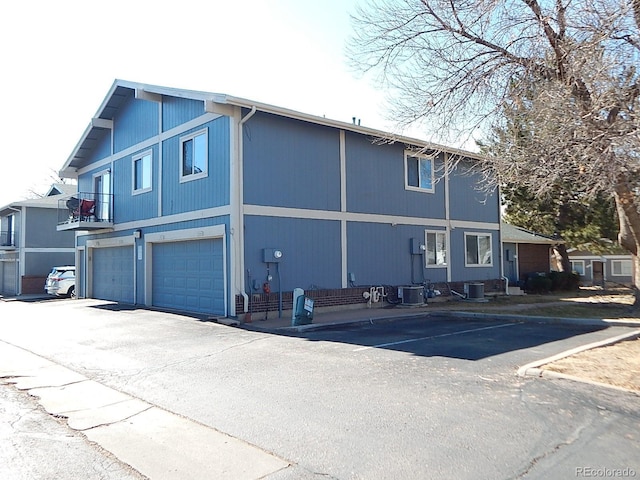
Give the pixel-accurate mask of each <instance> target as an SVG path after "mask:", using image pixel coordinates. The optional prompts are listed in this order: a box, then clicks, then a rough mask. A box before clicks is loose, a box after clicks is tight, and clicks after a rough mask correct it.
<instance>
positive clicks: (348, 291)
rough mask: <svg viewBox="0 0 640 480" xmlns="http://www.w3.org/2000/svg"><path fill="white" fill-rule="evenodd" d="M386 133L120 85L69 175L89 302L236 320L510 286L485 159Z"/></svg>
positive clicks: (214, 97)
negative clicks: (308, 297) (406, 293)
mask: <svg viewBox="0 0 640 480" xmlns="http://www.w3.org/2000/svg"><path fill="white" fill-rule="evenodd" d="M385 135H386V134H385V133H383V132H379V131H376V130H372V129H369V128H366V127H363V126H360V125H356V124H353V123H349V122H340V121H334V120H330V119H327V118H324V117H317V116H312V115H307V114H304V113H300V112H296V111H291V110H287V109H284V108H279V107H275V106H271V105H266V104H261V103H258V102H253V101H251V100H246V99H242V98H237V97H232V96H228V95H221V94H216V93H209V92H198V91H187V90H181V89H174V88H166V87H159V86H152V85H145V84H140V83H134V82H129V81H122V80H116V81H115V82H114V84H113V86H112V88H111V89H110V91H109V92H108V93H107V95H106V97H105V99H104V101H103V102H102V104H101V105H100V107H99V109H98V111H97V112H96V114H95V116H94V118H92V119H91V121H90V123H89V125H88V127H87V129H86V130H85V132H84V133H83V134H82V136H81V138H80V140H79V142H78V143H77V145H76V147H75V149H74V150H73V152H72V153H71V155H70V157H69V158H68V160H67V161H66V163H65V164H64V166H63V167H62V170H61V172H60V173H61V175H62V176H63V177H71V178H77V180H78V193H77V194H76V195H75V196H74V197H75V198H74V199H72V200H73V201H72V202H71V203H69V204H67V203H66V202H61V204H60V210H61V212H62V213H61V216H60V222H59V225H58V227H57V228H58V230H77V231H86V232H87V234H84V235H78V237H77V244H76V266H77V284H78V285H77V290H78V293H79V296H87V297H94V298H101V299H107V300H114V301H120V302H126V303H133V304H140V305H146V306H154V307H159V308H166V309H176V310H181V311H191V312H199V313H203V314H211V315H216V316H232V317H241V316H242V315H243V314H245V313H247V312H249V311H250V310H251V309H252V308H255V309H259V308H264V307H265V305H264V303H265V301H266V303H267V305H266V308H271V309H274V308H275V306H276V302H279V303H280V308H281V307H282V301H283V298H284V299H285V304H286V302H288V301H289V299H290V294H291V291H292V290H294V289H295V288H302V289H304V290H305V291H312V292H313V294H314V295H315V297H316V298H317V305H316V306H321V305H325V304H326V305H337V304H341V303H353V302H363V286H366V287H369V286H380V287H383V288H381V289H380V292H381V294H383V293H382V292H383V291H384V294H386V290H385V287H388V289H390V290H391V289H393V287H397V286H402V285H414V284H419V283H421V282H424V281H429V282H432V283H435V284H449V285H452V284H454V285H455V284H460V283H462V282H484V283H485V284H486V285H487V286H488V288H494V286H495V287H497V288H500V287H499V286H498V284H499V282H500V278H501V267H500V254H501V252H500V209H499V199H498V197H497V195H489V196H486V195H485V194H483V193H481V192H480V191H478V189H477V188H476V186H477V185H476V183H475V182H477V180H478V178H479V177H476V176H474V175H469V174H468V173H467V167H469V166H470V165H472V164H473V162H474V159H476V158H477V157H475V156H474V154H472V153H469V152H463V151H459V150H456V149H451V148H446V147H443V146H439V145H434V144H430V143H428V142H425V141H421V140H417V139H411V138H395V139H394V140H393V141H386V142H380V141H379V140H380V138H381V137H384V136H385ZM461 157H463V159H462V163H461V164H460V165H459V168H456V169H451V168H450V167H451V165H453V163H452V162H453V161H454V159H455V158H461ZM463 167H464V168H463ZM448 170H452V171H451V172H449V173H448V174H446V175H444V176H442V172H447V171H448ZM463 170H464V172H463ZM323 302H324V303H323ZM269 303H270V305H269ZM288 306H289V307H290V304H289V305H288Z"/></svg>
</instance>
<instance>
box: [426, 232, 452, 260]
mask: <svg viewBox="0 0 640 480" xmlns="http://www.w3.org/2000/svg"><path fill="white" fill-rule="evenodd" d="M425 246H426V249H425V252H424V254H425V255H424V256H425V263H426V265H427V266H428V267H429V266H430V267H446V266H447V234H446V232H441V231H427V232H425Z"/></svg>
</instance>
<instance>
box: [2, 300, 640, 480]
mask: <svg viewBox="0 0 640 480" xmlns="http://www.w3.org/2000/svg"><path fill="white" fill-rule="evenodd" d="M0 321H1V322H2V328H1V329H0V347H2V348H3V349H4V350H3V352H12V353H11V354H5V353H2V354H0V373H2V372H4V373H3V376H5V377H6V378H9V379H11V378H14V379H15V381H19V382H20V383H22V384H23V388H24V389H25V390H24V391H25V392H26V391H29V392H31V393H32V394H37V395H38V396H41V399H42V400H41V401H43V402H44V405H45V406H47V408H48V409H50V410H53V411H54V412H55V413H56V415H58V416H59V417H62V418H64V417H69V425H70V426H73V425H76V426H77V425H78V424H82V425H85V427H83V428H84V429H83V430H82V432H83V433H84V434H85V435H87V437H88V438H90V439H94V441H98V442H104V443H103V444H100V443H99V444H100V445H102V447H103V448H105V449H106V450H108V451H109V452H111V454H112V455H114V456H115V457H116V458H118V459H120V461H122V462H123V463H124V464H125V465H131V466H132V467H133V468H135V469H136V470H137V471H138V472H140V473H141V474H142V475H145V476H148V477H150V478H163V479H170V478H176V479H178V478H179V479H181V480H183V479H184V478H189V477H188V476H186V475H185V474H184V471H181V470H180V468H181V466H182V465H185V462H184V458H185V457H184V456H187V457H188V455H194V458H196V459H197V460H198V462H199V463H198V462H188V464H189V465H197V467H198V468H200V469H201V471H200V473H201V475H200V476H197V475H196V476H193V477H191V478H224V477H223V476H222V475H221V474H219V472H217V471H216V468H218V467H219V466H220V465H219V463H218V464H216V462H215V460H218V461H219V460H220V458H217V457H216V455H215V452H210V451H207V452H206V455H203V454H201V453H202V452H203V450H202V448H203V446H204V444H203V443H202V442H201V441H199V442H194V443H193V444H192V443H190V441H189V438H191V437H190V436H189V432H190V431H191V429H192V428H194V429H196V430H194V431H197V435H195V436H194V438H196V439H201V438H204V437H208V436H210V435H211V436H213V438H215V439H217V440H221V441H222V444H224V445H226V446H227V447H228V446H229V445H231V442H230V441H227V440H232V439H233V441H234V442H236V443H237V444H238V445H239V446H238V449H240V450H242V452H250V455H251V456H252V458H255V459H259V460H260V461H262V462H263V463H262V465H265V470H264V471H263V472H262V473H261V474H260V476H243V475H239V474H236V475H235V476H231V477H229V478H266V479H269V480H293V479H296V480H298V479H305V480H307V479H308V480H315V479H317V478H333V479H340V480H343V479H344V480H347V479H349V480H350V479H369V478H371V479H373V478H375V479H376V480H378V479H386V478H388V479H397V478H426V479H429V478H434V479H441V478H456V479H474V480H476V479H496V478H505V479H506V478H526V479H543V478H544V479H546V478H575V477H576V476H577V472H578V471H580V472H584V471H594V470H593V469H595V468H598V467H602V468H630V469H632V470H633V471H634V472H636V474H637V475H640V437H639V435H640V434H638V432H639V431H640V413H639V412H640V402H639V397H638V396H637V395H633V394H626V393H621V392H618V391H615V392H612V391H609V390H607V389H602V388H593V387H591V386H587V385H582V384H577V383H573V382H568V381H561V380H547V379H539V378H531V377H529V378H522V377H519V376H517V375H516V371H517V369H518V367H520V366H522V365H524V364H526V363H529V362H532V361H535V360H539V359H541V358H546V357H548V356H551V355H556V354H558V353H561V352H563V351H565V350H569V349H572V348H575V347H578V346H580V345H584V344H587V343H591V342H594V341H599V340H604V339H606V338H610V337H613V336H616V335H619V334H621V333H624V332H628V331H631V330H633V328H631V327H621V326H616V327H610V326H606V325H579V324H570V325H564V324H552V325H550V324H542V323H535V322H518V321H505V320H500V319H461V318H455V317H440V316H438V315H437V314H428V315H414V316H412V318H403V319H400V320H398V321H388V320H387V321H384V322H372V324H362V323H360V324H359V325H353V324H343V325H340V326H328V327H327V328H324V329H322V330H309V331H297V332H296V331H282V330H278V331H272V332H269V331H254V330H251V329H245V328H235V327H229V326H225V325H221V324H217V323H213V322H207V321H202V319H199V318H196V317H190V316H184V315H176V314H171V313H165V312H157V311H151V310H146V309H138V308H135V307H131V306H128V307H125V306H118V305H112V304H109V303H108V302H100V301H96V300H79V301H70V300H61V301H43V302H38V301H35V302H0ZM18 350H19V351H20V352H22V353H21V354H20V355H16V351H18ZM23 355H24V358H31V357H34V358H36V360H37V362H35V363H31V362H30V361H29V362H21V361H19V358H21V357H22V356H23ZM41 362H46V364H47V365H46V368H40V367H38V368H35V367H34V365H40V363H41ZM60 369H63V371H62V372H61V371H60ZM53 372H56V376H55V378H53V377H52V376H51V374H52V373H53ZM79 377H80V378H79ZM65 378H69V379H72V380H69V381H68V382H67V383H68V384H66V383H65V382H66V381H65V380H64V379H65ZM20 383H19V384H20ZM34 384H36V385H37V388H35V389H34V387H33V385H34ZM4 388H6V386H5V387H4ZM105 389H106V390H105ZM65 392H66V393H67V395H66V396H65ZM75 392H94V393H95V392H101V394H100V395H95V394H92V395H89V394H87V395H88V397H87V398H86V400H83V399H82V398H81V397H79V396H78V395H77V394H75ZM72 393H73V394H72ZM101 395H102V396H104V399H105V400H104V401H105V402H106V401H109V402H110V405H108V406H107V405H105V406H103V405H101V404H100V400H101ZM123 397H124V398H126V399H128V400H127V401H126V402H125V401H123V402H121V403H122V404H125V403H126V404H127V405H129V409H131V408H134V407H135V408H138V406H139V405H141V404H144V406H145V407H144V412H140V413H137V414H132V413H131V411H130V410H129V411H128V413H127V417H126V418H123V419H120V420H118V419H117V418H116V419H114V418H113V415H115V414H114V413H113V412H112V410H109V412H108V416H109V418H110V421H109V422H108V423H105V422H104V420H95V421H94V420H92V419H93V418H94V416H95V415H97V414H98V413H101V412H103V410H105V409H107V408H110V409H112V408H113V401H110V400H108V399H109V398H123ZM10 398H11V397H10ZM54 400H55V401H54ZM67 402H68V404H67ZM140 408H142V407H140ZM151 412H156V413H154V414H153V415H151ZM158 412H164V413H163V414H162V415H159V414H158ZM102 415H106V413H104V412H103V413H102ZM172 415H173V416H175V418H176V419H179V420H180V421H179V422H175V421H171V422H168V423H167V425H168V426H167V427H166V429H164V430H162V431H163V432H169V433H171V432H172V428H173V427H170V425H183V426H184V425H186V426H184V429H183V430H182V431H180V432H176V435H173V436H171V435H170V436H169V438H171V437H173V438H180V445H179V447H180V448H177V449H176V445H175V441H174V442H171V441H170V440H167V442H166V443H163V444H160V443H158V436H157V431H158V428H161V425H157V423H156V421H157V419H158V418H161V419H170V418H172V417H171V416H172ZM100 418H103V417H100ZM149 419H153V422H151V423H149ZM87 425H88V426H87ZM151 427H153V429H155V430H152V432H156V434H154V435H147V433H148V432H149V428H151ZM181 428H182V427H181ZM132 429H133V430H132ZM137 429H138V430H137ZM203 429H204V431H203ZM207 430H210V432H209V433H207ZM123 432H126V433H127V437H126V438H128V439H131V438H137V439H139V440H140V444H139V445H136V446H135V448H133V446H132V445H131V444H130V443H129V444H127V443H126V442H123V441H121V440H120V439H119V437H118V435H122V434H123ZM178 433H179V435H178ZM203 436H204V437H203ZM162 438H164V437H162ZM225 439H227V440H225ZM122 440H124V439H122ZM154 442H155V443H154ZM238 442H239V443H238ZM205 443H206V442H205ZM122 445H126V447H127V448H126V450H125V451H119V450H118V449H119V448H121V446H122ZM190 446H191V447H193V448H190ZM177 452H179V453H177ZM199 452H200V453H199ZM246 455H247V454H246V453H242V455H240V456H239V457H237V458H245V460H244V461H242V462H239V463H238V464H237V465H236V464H234V465H235V466H236V467H238V468H240V467H245V466H246V465H250V464H252V462H251V461H248V460H246ZM231 456H232V455H230V454H229V455H227V456H226V457H227V458H229V457H231ZM178 457H182V463H180V462H179V461H178V460H179V458H178ZM253 464H254V465H257V463H255V462H254V463H253ZM147 468H152V469H153V472H151V473H153V474H151V473H150V472H149V471H147V470H146V469H147ZM163 469H164V470H163ZM577 469H582V470H577ZM158 472H161V473H160V474H158ZM227 473H229V472H227ZM232 473H237V472H232ZM14 478H20V476H19V474H17V475H14Z"/></svg>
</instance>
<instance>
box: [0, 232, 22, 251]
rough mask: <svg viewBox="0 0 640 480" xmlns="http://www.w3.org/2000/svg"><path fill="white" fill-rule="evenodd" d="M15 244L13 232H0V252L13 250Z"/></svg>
mask: <svg viewBox="0 0 640 480" xmlns="http://www.w3.org/2000/svg"><path fill="white" fill-rule="evenodd" d="M17 243H18V238H17V236H16V233H15V232H0V250H13V249H15V248H16V244H17Z"/></svg>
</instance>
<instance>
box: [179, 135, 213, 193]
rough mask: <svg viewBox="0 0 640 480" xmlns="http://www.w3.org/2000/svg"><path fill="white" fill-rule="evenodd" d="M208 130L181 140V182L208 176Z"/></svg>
mask: <svg viewBox="0 0 640 480" xmlns="http://www.w3.org/2000/svg"><path fill="white" fill-rule="evenodd" d="M207 160H208V147H207V130H206V129H204V130H200V131H198V132H195V133H192V134H191V135H187V136H184V137H182V138H181V139H180V180H181V181H184V180H194V179H196V178H201V177H206V176H207V163H208V161H207Z"/></svg>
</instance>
